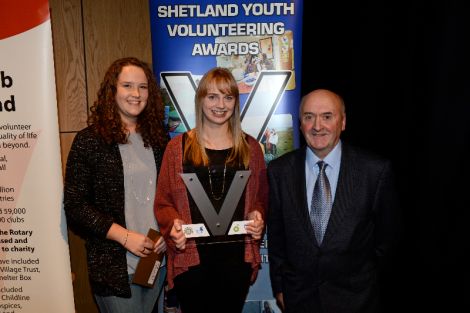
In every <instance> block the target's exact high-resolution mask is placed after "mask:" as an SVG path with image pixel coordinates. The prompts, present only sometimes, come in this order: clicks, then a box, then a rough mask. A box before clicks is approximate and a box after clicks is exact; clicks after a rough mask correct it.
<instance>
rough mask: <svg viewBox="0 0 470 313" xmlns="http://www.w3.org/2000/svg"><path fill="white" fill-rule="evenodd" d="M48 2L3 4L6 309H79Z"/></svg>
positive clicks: (0, 154)
mask: <svg viewBox="0 0 470 313" xmlns="http://www.w3.org/2000/svg"><path fill="white" fill-rule="evenodd" d="M61 168H62V167H61V159H60V142H59V127H58V118H57V101H56V89H55V78H54V58H53V51H52V32H51V21H50V15H49V3H48V1H46V0H21V1H18V0H1V2H0V299H1V301H0V312H15V313H33V312H34V313H36V312H61V313H69V312H70V313H72V312H74V311H75V310H74V302H73V289H72V281H71V271H70V258H69V250H68V242H67V228H66V223H65V217H64V214H63V210H62V173H61Z"/></svg>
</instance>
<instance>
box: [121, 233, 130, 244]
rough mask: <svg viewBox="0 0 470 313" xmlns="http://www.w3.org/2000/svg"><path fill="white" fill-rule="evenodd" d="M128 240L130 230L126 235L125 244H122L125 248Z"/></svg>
mask: <svg viewBox="0 0 470 313" xmlns="http://www.w3.org/2000/svg"><path fill="white" fill-rule="evenodd" d="M127 238H129V230H127V233H126V239H124V243H123V244H122V246H123V247H125V246H126V243H127Z"/></svg>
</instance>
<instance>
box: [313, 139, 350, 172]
mask: <svg viewBox="0 0 470 313" xmlns="http://www.w3.org/2000/svg"><path fill="white" fill-rule="evenodd" d="M341 146H342V144H341V140H340V141H338V143H337V144H336V146H335V147H334V148H333V150H331V151H330V153H328V155H327V156H326V157H325V158H324V159H323V161H325V163H326V164H328V166H331V167H332V168H336V167H339V165H340V164H341ZM318 161H321V159H320V158H319V157H317V156H316V155H315V153H313V150H312V149H310V147H308V146H307V155H306V162H307V164H308V166H309V168H314V167H315V165H316V164H317V163H318Z"/></svg>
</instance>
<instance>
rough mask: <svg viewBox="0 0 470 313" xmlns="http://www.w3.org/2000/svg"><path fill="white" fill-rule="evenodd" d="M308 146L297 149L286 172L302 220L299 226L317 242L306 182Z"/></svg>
mask: <svg viewBox="0 0 470 313" xmlns="http://www.w3.org/2000/svg"><path fill="white" fill-rule="evenodd" d="M306 149H307V147H304V148H302V149H299V150H297V153H296V155H295V158H293V159H292V163H291V164H290V168H289V169H288V172H287V173H286V177H292V179H290V181H291V184H289V185H290V188H291V189H290V193H291V194H292V208H293V209H295V211H296V213H297V215H298V219H297V220H298V221H300V225H299V227H302V228H303V229H304V231H305V232H306V233H307V234H309V236H310V238H311V241H312V242H314V243H315V245H318V244H317V241H316V239H315V233H314V231H313V228H312V223H311V222H310V215H309V213H308V203H307V193H306V187H305V186H306V182H305V179H306V178H305V155H306Z"/></svg>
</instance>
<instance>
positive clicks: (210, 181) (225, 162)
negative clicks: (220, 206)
mask: <svg viewBox="0 0 470 313" xmlns="http://www.w3.org/2000/svg"><path fill="white" fill-rule="evenodd" d="M227 157H228V153H227V155H226V156H225V161H224V173H223V178H222V190H221V191H220V194H219V196H216V195H215V194H214V188H213V187H212V175H211V165H210V163H209V164H208V165H207V173H208V174H209V187H210V190H211V195H212V198H213V199H214V200H216V201H219V200H221V199H222V198H223V197H224V193H225V173H226V172H227Z"/></svg>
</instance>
